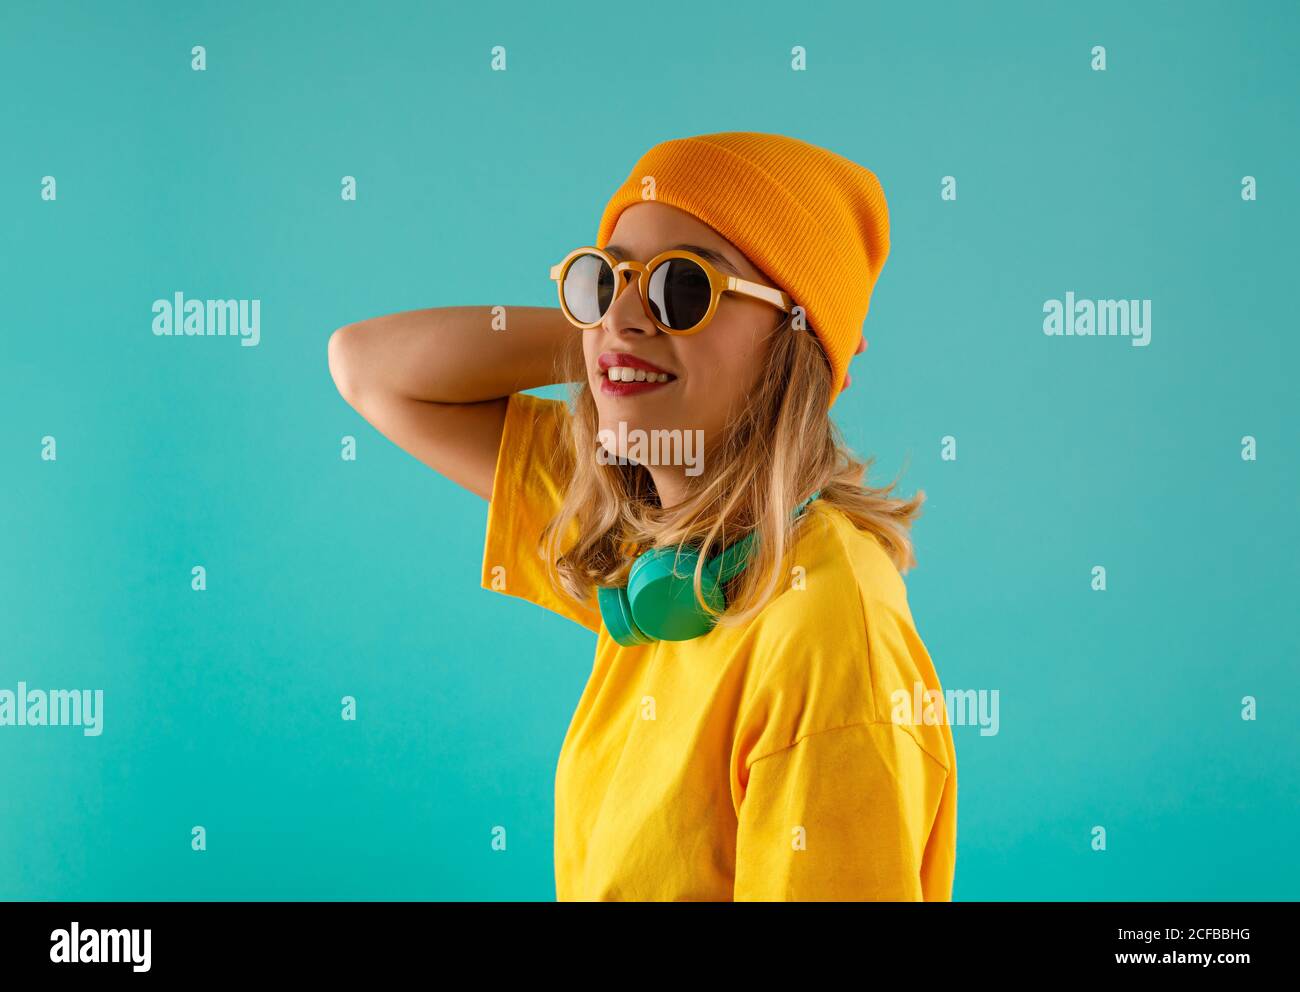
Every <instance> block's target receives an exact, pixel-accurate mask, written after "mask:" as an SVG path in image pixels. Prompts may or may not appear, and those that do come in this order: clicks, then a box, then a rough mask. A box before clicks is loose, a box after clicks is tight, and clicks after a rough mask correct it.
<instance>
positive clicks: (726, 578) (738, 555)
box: [710, 489, 822, 583]
mask: <svg viewBox="0 0 1300 992" xmlns="http://www.w3.org/2000/svg"><path fill="white" fill-rule="evenodd" d="M821 494H822V491H821V490H820V489H818V490H817V491H816V492H815V493H813V494H812V495H811V496H809V497H808V498H807V499H806V500H804V501H803V502H802V503H800V504H799V505H798V506H796V507H795V508H794V512H793V513H791V514H790V516H791V517H793V518H794V519H796V520H797V519H799V517H800V516H802V515H803V511H804V510H806V509H808V506H809V504H811V503H812V501H813V500H815V499H816V498H817V497H818V496H820V495H821ZM757 540H758V532H757V531H750V532H749V533H748V534H746V535H745V536H744V537H742V538H741V539H740V540H739V541H737V542H736V543H735V544H733V545H732V546H731V547H729V548H727V549H726V550H724V551H723V552H722V553H720V554H719V555H718V556H717V557H716V558H715V559H713V560H714V561H716V562H718V582H720V583H726V582H730V581H731V580H732V579H734V578H735V577H736V576H737V575H739V574H740V573H741V572H743V571H744V570H745V566H746V565H747V564H749V556H750V553H751V551H752V550H753V546H754V544H755V543H756V542H757ZM710 564H712V562H710Z"/></svg>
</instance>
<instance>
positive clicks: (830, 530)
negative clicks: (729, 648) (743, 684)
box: [751, 503, 934, 726]
mask: <svg viewBox="0 0 1300 992" xmlns="http://www.w3.org/2000/svg"><path fill="white" fill-rule="evenodd" d="M813 505H814V507H817V509H816V511H815V512H813V513H811V514H810V519H809V520H808V521H807V523H806V525H804V526H803V527H802V528H801V529H800V531H799V532H798V536H797V538H796V543H795V546H794V548H793V549H792V553H791V557H790V559H789V561H790V562H791V565H790V574H789V580H788V582H787V588H785V589H784V590H783V591H782V592H781V593H780V594H778V595H777V596H775V597H774V598H773V599H772V600H771V601H770V602H769V603H768V604H767V606H766V607H765V608H764V609H763V611H762V612H761V613H759V615H758V616H757V617H756V618H755V620H754V621H753V622H754V624H755V628H754V631H753V639H752V643H753V645H754V656H755V657H754V663H755V668H754V671H753V672H752V681H751V686H752V688H753V690H754V692H755V693H756V694H759V695H763V696H766V697H768V698H770V699H775V698H778V697H784V698H786V699H788V700H791V701H795V702H796V705H797V707H798V709H799V711H800V719H801V720H802V721H805V722H806V721H812V722H814V723H818V724H824V725H826V726H837V725H849V724H854V723H878V722H888V721H889V720H890V719H891V712H892V705H891V701H892V700H893V699H894V698H895V693H896V691H897V690H899V689H906V690H907V691H909V692H910V691H911V689H912V688H913V686H914V685H915V684H916V683H917V682H921V683H923V684H928V683H929V682H931V681H933V680H934V675H933V668H932V667H931V664H930V658H929V655H928V653H927V652H926V650H925V646H924V644H923V643H922V641H921V638H920V635H919V634H918V633H917V631H916V627H915V624H914V622H913V619H912V614H911V610H910V607H909V605H908V601H907V589H906V586H905V584H904V582H903V579H902V576H901V575H900V573H899V571H898V569H897V567H896V566H895V565H894V563H893V561H892V559H891V558H890V557H889V554H888V553H887V552H886V551H885V549H884V546H883V545H882V544H881V543H880V540H879V539H878V538H877V537H876V536H875V535H874V534H873V533H871V532H869V531H865V530H861V529H859V528H857V527H856V526H855V525H854V524H853V522H852V521H851V520H849V518H848V517H846V516H845V515H844V514H843V513H841V512H840V511H839V510H836V509H835V508H833V507H831V506H829V505H826V504H821V503H815V504H813Z"/></svg>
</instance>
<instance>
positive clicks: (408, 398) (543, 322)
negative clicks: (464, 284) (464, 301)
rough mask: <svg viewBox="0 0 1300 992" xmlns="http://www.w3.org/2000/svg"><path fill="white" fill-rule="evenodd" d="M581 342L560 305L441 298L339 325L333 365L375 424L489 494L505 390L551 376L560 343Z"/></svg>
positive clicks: (343, 387) (346, 393) (332, 344)
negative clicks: (474, 303)
mask: <svg viewBox="0 0 1300 992" xmlns="http://www.w3.org/2000/svg"><path fill="white" fill-rule="evenodd" d="M501 324H504V326H503V327H501V328H500V329H494V328H495V326H497V325H501ZM578 347H581V341H580V338H579V335H578V334H577V332H576V331H575V330H574V329H573V326H572V325H571V324H569V322H568V321H567V320H565V318H564V314H563V313H562V312H561V311H560V309H559V308H558V307H507V308H504V309H503V310H494V308H492V307H486V306H483V307H464V306H462V307H437V308H432V309H425V310H408V311H406V312H404V313H394V314H387V315H385V316H382V317H374V318H372V319H370V320H363V321H359V322H357V323H355V324H348V325H346V326H344V327H340V328H339V329H338V330H336V331H335V332H334V333H333V334H332V335H331V336H330V339H329V369H330V375H332V376H333V377H334V383H335V385H336V386H337V387H338V390H339V393H340V394H342V396H343V398H344V399H345V400H347V401H348V403H349V404H351V406H352V407H353V408H354V409H355V410H356V411H357V412H358V413H359V414H361V416H363V417H364V418H365V419H366V420H367V421H369V422H370V423H371V424H372V425H373V426H374V428H375V429H376V430H378V431H379V432H380V433H381V434H383V435H384V436H385V437H387V438H388V439H389V440H391V441H392V442H393V443H394V444H396V445H398V447H400V448H402V449H403V450H405V451H408V452H410V453H411V454H412V455H414V456H415V457H416V458H418V459H420V461H422V462H424V463H425V464H426V465H428V466H429V467H430V468H432V469H433V470H434V471H436V472H439V473H440V474H442V475H445V476H446V477H447V478H448V479H451V480H452V481H453V482H455V483H457V484H458V485H461V486H464V487H465V488H466V489H468V490H470V491H471V492H475V493H478V495H480V496H482V497H483V498H484V499H491V498H492V479H493V475H494V473H495V471H496V458H497V449H498V448H499V447H500V443H501V429H502V425H503V424H504V422H505V411H506V398H507V397H508V396H509V395H510V394H511V393H516V392H520V391H521V390H524V389H533V388H535V387H537V386H545V385H549V384H551V383H553V382H555V381H556V380H557V375H556V368H557V358H558V357H559V354H560V350H561V349H563V348H578Z"/></svg>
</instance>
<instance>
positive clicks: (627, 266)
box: [551, 245, 794, 336]
mask: <svg viewBox="0 0 1300 992" xmlns="http://www.w3.org/2000/svg"><path fill="white" fill-rule="evenodd" d="M583 255H598V256H599V257H601V258H602V259H604V260H605V264H606V265H608V266H609V267H610V269H611V270H612V271H613V273H614V301H617V300H618V294H619V293H620V292H621V291H622V281H623V279H622V274H623V273H624V272H629V271H630V272H635V273H637V295H638V296H640V297H641V309H642V310H644V311H645V315H646V316H647V317H649V318H650V320H652V321H653V322H654V325H655V327H657V328H658V329H659V330H661V331H663V332H664V333H665V334H676V335H680V336H689V335H692V334H698V333H700V331H702V330H704V328H705V327H707V326H708V325H709V322H710V321H711V320H713V315H714V314H715V313H716V312H717V310H718V301H719V300H720V299H722V294H723V293H738V294H739V295H741V296H748V297H751V298H753V299H756V300H762V301H763V302H764V303H769V304H771V305H772V306H774V307H776V308H777V309H779V310H784V311H785V312H786V313H789V312H790V311H791V310H792V309H794V300H793V299H791V298H790V296H789V295H788V294H786V293H785V292H784V291H782V290H780V289H778V288H777V287H775V286H765V285H763V284H762V283H760V282H754V281H752V280H750V279H741V278H740V277H739V276H731V275H727V274H726V273H725V272H719V271H718V270H717V269H716V268H714V266H713V265H712V263H710V262H709V260H708V259H706V258H701V257H700V256H699V255H697V254H695V252H693V251H686V250H685V249H684V248H674V249H672V250H670V251H662V252H660V253H659V254H658V255H656V256H655V257H654V258H652V259H650V261H648V262H634V261H625V262H621V261H619V260H618V259H616V258H614V257H613V256H612V255H610V254H609V252H607V251H604V250H602V249H600V248H597V247H595V246H594V245H586V246H584V247H582V248H575V249H573V251H571V252H569V254H567V255H566V256H564V260H563V261H561V262H558V263H557V264H555V265H552V266H551V278H552V279H553V280H555V284H556V291H557V292H558V293H559V297H560V309H561V310H562V311H564V316H565V317H566V318H567V319H568V321H569V323H570V324H572V325H573V326H574V327H577V328H579V329H581V330H584V331H589V330H592V329H593V328H596V327H599V326H600V325H601V324H602V323H603V322H604V320H605V318H604V316H602V317H601V318H600V319H599V320H594V321H592V322H591V323H584V322H583V321H580V320H578V319H577V318H576V317H574V315H573V314H572V313H571V312H570V311H569V306H568V304H567V303H565V301H564V277H565V276H566V275H568V272H569V267H570V266H571V265H572V264H573V263H574V262H575V261H576V260H577V259H578V258H580V257H581V256H583ZM674 258H685V259H688V260H690V261H692V262H694V263H695V264H696V265H698V266H699V267H700V268H701V269H703V270H704V273H705V275H707V276H708V277H709V290H710V297H709V309H708V310H706V311H705V312H704V316H703V317H701V318H700V321H699V323H698V324H696V325H695V326H694V327H692V328H689V329H688V330H684V331H679V330H677V329H675V328H672V327H667V326H665V325H664V323H663V321H661V320H660V319H659V318H658V317H656V316H655V315H654V311H653V309H652V308H651V306H650V296H649V289H650V274H651V273H652V272H654V270H655V269H656V268H658V267H659V266H660V265H662V264H663V263H664V262H667V261H670V260H672V259H674ZM614 301H611V302H610V306H611V307H612V306H613V305H614ZM605 313H609V311H608V310H606V311H605Z"/></svg>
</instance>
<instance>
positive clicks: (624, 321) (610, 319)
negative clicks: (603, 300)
mask: <svg viewBox="0 0 1300 992" xmlns="http://www.w3.org/2000/svg"><path fill="white" fill-rule="evenodd" d="M605 321H606V325H607V328H608V329H609V330H611V331H621V330H639V331H643V332H645V333H647V334H654V333H655V332H656V331H657V330H658V328H657V327H655V325H654V321H652V320H651V319H650V317H649V316H648V315H647V314H646V312H645V306H644V305H643V304H642V302H641V293H640V291H639V290H638V289H637V273H636V271H635V270H634V269H623V270H622V271H621V272H616V273H614V302H613V303H611V304H610V307H609V310H608V312H607V313H606V314H605Z"/></svg>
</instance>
